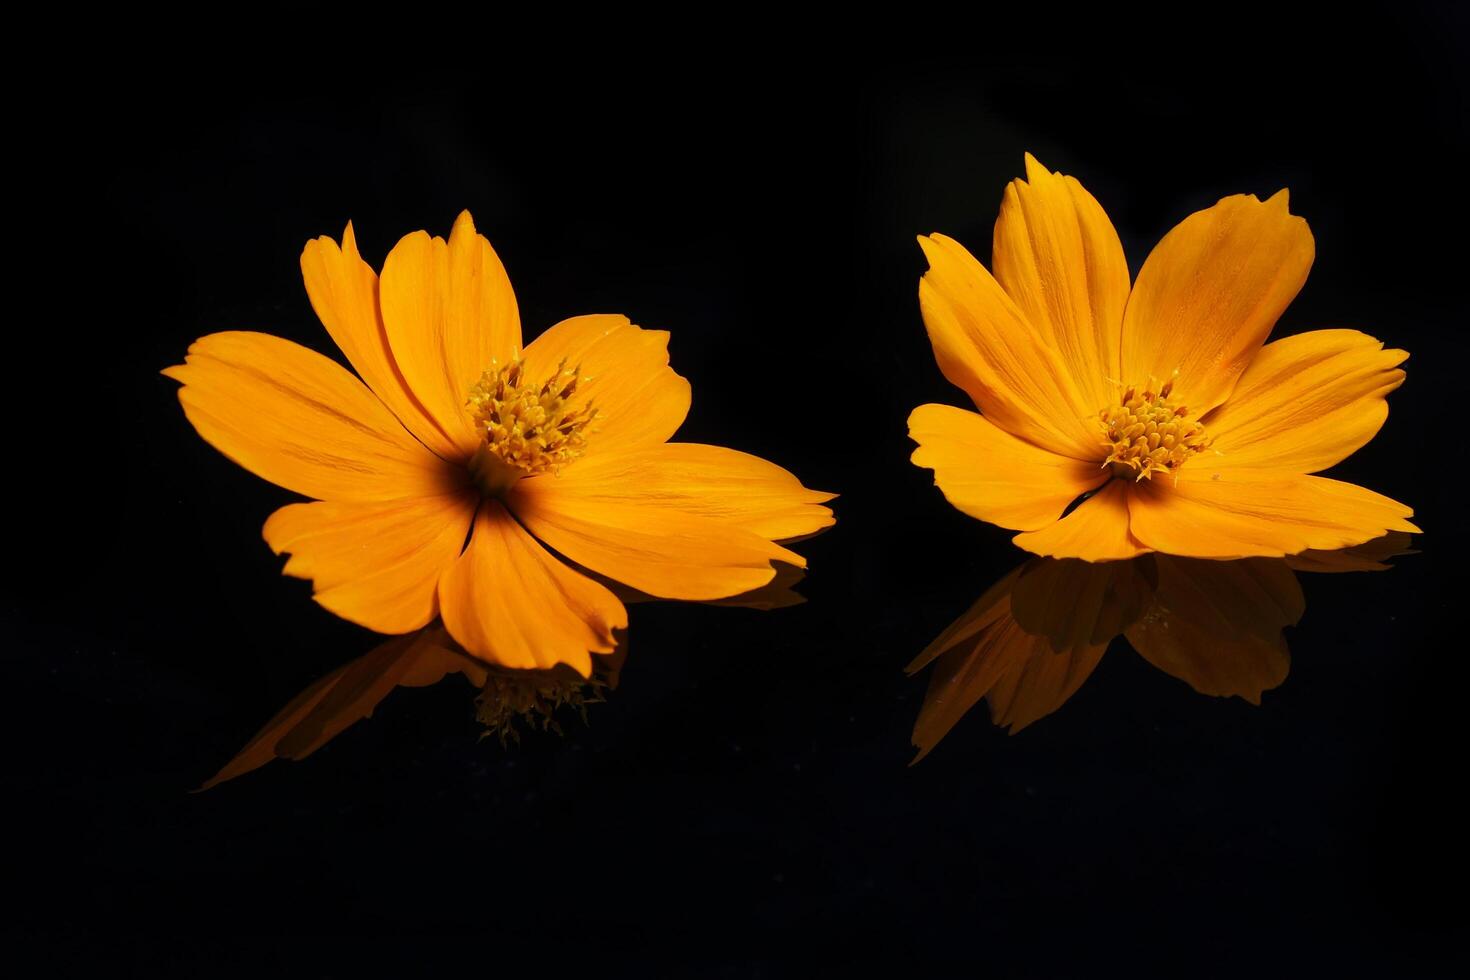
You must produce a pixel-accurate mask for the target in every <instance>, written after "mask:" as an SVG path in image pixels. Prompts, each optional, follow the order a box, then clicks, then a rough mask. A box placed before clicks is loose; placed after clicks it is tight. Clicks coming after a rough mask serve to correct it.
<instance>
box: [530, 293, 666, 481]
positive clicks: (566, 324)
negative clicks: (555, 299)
mask: <svg viewBox="0 0 1470 980" xmlns="http://www.w3.org/2000/svg"><path fill="white" fill-rule="evenodd" d="M525 357H526V376H527V377H529V378H543V377H550V376H551V375H552V373H553V372H555V371H556V368H557V365H558V364H560V363H561V362H562V360H563V359H565V360H566V362H567V366H568V367H572V368H575V367H578V366H580V367H581V375H582V377H583V378H584V379H585V380H584V381H582V382H580V383H579V384H578V386H577V396H578V398H579V399H581V398H586V399H589V400H590V401H591V402H592V404H593V405H595V406H596V407H597V408H598V409H599V410H600V411H601V413H602V414H601V417H600V418H599V419H598V421H597V422H596V424H595V425H594V426H593V431H592V435H591V436H589V437H588V440H587V456H588V457H589V458H590V457H592V456H594V455H597V454H600V453H609V452H616V451H621V450H628V449H637V448H640V447H643V446H656V445H658V444H659V443H661V442H666V441H668V439H669V437H670V436H672V435H673V434H674V432H675V431H677V430H678V428H679V426H681V425H683V424H684V416H686V415H688V414H689V398H690V392H689V382H688V381H685V380H684V379H683V378H681V377H680V376H679V375H677V374H675V373H674V370H673V368H671V367H669V334H668V331H667V330H644V329H643V328H642V327H638V326H635V325H633V324H632V323H630V322H629V321H628V318H627V317H625V316H616V315H611V314H593V315H590V316H576V317H572V318H571V319H568V320H563V321H561V322H560V323H558V324H557V325H556V326H554V327H552V328H551V329H550V330H547V331H546V332H545V333H543V334H542V335H541V336H539V337H537V338H536V339H535V340H534V341H532V342H531V343H530V344H528V345H527V346H526V354H525Z"/></svg>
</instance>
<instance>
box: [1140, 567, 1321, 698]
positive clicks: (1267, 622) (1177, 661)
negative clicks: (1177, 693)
mask: <svg viewBox="0 0 1470 980" xmlns="http://www.w3.org/2000/svg"><path fill="white" fill-rule="evenodd" d="M1155 560H1156V561H1157V562H1158V570H1159V584H1158V588H1157V590H1156V591H1155V593H1154V605H1153V608H1152V609H1150V610H1149V613H1148V615H1146V616H1144V617H1143V618H1141V619H1139V620H1138V621H1137V622H1136V623H1134V625H1133V626H1132V627H1131V628H1130V629H1129V630H1128V634H1127V635H1128V642H1129V643H1131V644H1132V645H1133V649H1135V650H1137V651H1138V652H1139V654H1141V655H1142V656H1143V658H1144V659H1145V660H1147V661H1148V662H1149V663H1151V664H1153V665H1154V666H1155V667H1157V668H1159V669H1160V670H1162V671H1164V672H1165V673H1167V674H1169V675H1170V676H1172V677H1177V678H1179V679H1180V680H1182V681H1184V682H1185V683H1186V684H1188V685H1189V686H1190V687H1192V688H1194V689H1195V690H1196V691H1199V692H1200V693H1201V694H1210V695H1214V696H1217V697H1230V696H1231V695H1237V696H1239V697H1242V698H1245V699H1246V700H1247V701H1249V702H1251V703H1252V704H1260V703H1261V692H1262V691H1266V690H1270V689H1271V688H1273V687H1276V686H1277V685H1278V684H1280V683H1281V682H1282V681H1284V680H1285V679H1286V672H1287V669H1288V668H1289V667H1290V664H1291V659H1290V656H1289V655H1288V653H1287V649H1286V641H1285V640H1283V639H1282V636H1281V630H1282V627H1284V626H1291V625H1294V624H1295V623H1296V622H1297V620H1299V619H1301V615H1302V610H1303V609H1304V608H1305V600H1304V599H1303V598H1302V591H1301V586H1300V585H1298V584H1297V580H1296V576H1295V575H1294V574H1293V573H1292V571H1291V569H1290V568H1288V567H1287V566H1286V563H1285V562H1283V561H1280V560H1277V559H1266V558H1251V559H1247V560H1245V561H1225V562H1222V561H1199V560H1197V559H1190V558H1174V557H1170V556H1168V555H1159V556H1157V558H1156V559H1155Z"/></svg>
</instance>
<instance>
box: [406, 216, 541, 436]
mask: <svg viewBox="0 0 1470 980" xmlns="http://www.w3.org/2000/svg"><path fill="white" fill-rule="evenodd" d="M378 295H379V299H380V302H381V304H382V310H383V326H384V328H385V329H386V331H387V334H388V342H389V344H390V346H391V347H392V351H393V358H394V360H395V361H396V362H397V364H398V368H399V370H400V371H401V372H402V373H403V377H404V379H405V380H406V381H407V382H408V386H409V388H410V389H412V391H413V393H414V395H415V396H416V397H417V398H418V400H419V401H420V402H421V403H422V404H423V406H424V408H425V409H426V410H427V411H428V414H429V415H430V417H432V418H433V419H434V421H435V422H437V423H438V424H439V426H440V428H442V429H443V430H444V431H445V432H446V433H448V434H449V437H450V440H451V441H452V442H453V444H454V445H455V446H456V447H457V449H458V451H459V454H460V455H461V456H468V455H469V454H470V453H473V452H474V451H475V448H476V447H477V446H478V444H479V439H478V437H477V436H476V435H475V431H474V426H473V424H472V420H471V418H470V414H469V412H468V411H467V410H466V409H465V401H466V399H467V397H468V395H469V390H470V387H471V386H472V385H473V384H474V383H475V382H476V381H478V380H480V375H481V374H483V373H484V372H485V371H486V370H487V369H488V368H489V367H490V365H491V362H492V361H496V360H498V361H499V363H501V364H505V363H508V362H509V361H511V360H512V359H514V358H515V357H516V356H518V355H519V354H520V347H521V318H520V313H519V312H518V310H517V308H516V297H515V293H514V292H513V291H512V290H511V288H510V278H509V277H508V276H506V274H505V267H504V266H503V265H501V264H500V258H499V256H497V255H496V254H495V250H494V249H492V248H491V247H490V243H489V242H488V241H486V240H485V238H484V236H483V235H479V234H477V233H476V232H475V224H474V221H473V219H471V218H470V213H469V212H468V211H465V212H462V213H461V214H460V216H459V218H458V219H457V220H456V221H455V222H454V230H453V231H452V232H450V235H449V241H448V242H445V241H444V239H442V238H431V237H429V234H428V233H427V232H423V231H416V232H414V233H413V234H411V235H408V236H405V237H404V238H403V239H402V240H401V241H400V242H399V243H398V244H397V245H395V246H394V247H393V251H391V252H389V253H388V259H387V261H385V262H384V263H383V277H382V281H381V282H380V283H379V284H378Z"/></svg>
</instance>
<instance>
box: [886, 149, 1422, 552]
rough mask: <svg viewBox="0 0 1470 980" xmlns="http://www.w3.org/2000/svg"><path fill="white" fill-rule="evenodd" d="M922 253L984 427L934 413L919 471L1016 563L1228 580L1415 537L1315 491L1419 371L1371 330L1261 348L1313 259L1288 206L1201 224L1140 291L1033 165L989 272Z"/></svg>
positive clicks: (938, 250)
mask: <svg viewBox="0 0 1470 980" xmlns="http://www.w3.org/2000/svg"><path fill="white" fill-rule="evenodd" d="M919 244H920V245H921V246H922V248H923V250H924V254H925V255H926V256H927V258H928V260H929V270H928V272H926V273H925V274H924V277H923V279H922V280H921V281H920V283H919V305H920V308H921V310H922V313H923V317H924V324H925V326H926V328H927V329H928V331H929V338H930V340H931V341H932V343H933V345H934V353H935V357H936V358H937V359H938V362H939V367H940V369H941V370H942V371H943V372H944V375H945V377H947V378H948V379H949V380H950V381H951V382H953V383H954V384H956V385H958V386H959V387H960V388H962V389H964V391H965V392H966V394H968V395H969V396H970V398H971V399H972V400H973V402H974V404H975V407H976V408H978V409H979V414H976V413H975V412H971V411H968V410H965V409H960V408H953V407H951V406H948V405H923V406H920V407H919V408H918V409H916V410H915V411H914V412H913V414H912V415H911V416H910V417H909V434H910V435H911V436H912V438H913V439H914V441H916V442H917V443H918V444H919V448H918V449H917V450H916V451H915V452H914V455H913V460H914V462H915V463H916V464H918V465H919V466H923V467H927V468H930V469H932V470H934V478H935V482H936V483H938V485H939V487H940V489H941V490H942V491H943V492H944V495H945V496H946V497H947V498H948V499H949V501H950V502H951V503H952V504H954V506H955V507H957V508H959V509H960V510H962V511H964V512H965V513H966V514H969V515H971V516H972V517H976V518H979V519H980V520H983V521H989V522H991V523H994V524H999V525H1001V526H1002V527H1006V528H1011V529H1013V530H1016V531H1020V532H1022V533H1020V534H1018V535H1017V536H1016V538H1015V542H1016V544H1018V545H1020V546H1021V547H1022V548H1025V549H1026V550H1028V551H1032V552H1035V553H1036V554H1039V555H1045V556H1050V557H1055V558H1081V559H1085V560H1087V561H1109V560H1118V559H1125V558H1133V557H1135V556H1138V555H1142V554H1147V553H1149V552H1161V553H1165V554H1173V555H1183V556H1191V557H1198V558H1215V559H1225V558H1242V557H1250V556H1281V555H1292V554H1297V553H1300V552H1303V551H1306V550H1308V549H1329V550H1330V549H1336V548H1346V547H1351V546H1353V545H1357V544H1360V543H1362V542H1364V541H1368V540H1369V539H1372V538H1375V537H1377V536H1379V535H1381V534H1383V533H1384V532H1386V531H1416V530H1418V529H1417V528H1416V527H1414V525H1413V524H1411V523H1410V522H1409V520H1408V518H1409V517H1410V516H1412V513H1413V512H1412V511H1411V510H1410V509H1409V508H1408V507H1405V506H1404V505H1403V504H1400V503H1398V502H1396V501H1393V500H1390V499H1389V498H1387V497H1383V496H1380V495H1379V494H1376V493H1373V492H1371V491H1369V490H1365V489H1363V488H1361V487H1357V486H1354V485H1352V484H1348V483H1342V482H1339V481H1337V480H1330V479H1326V478H1323V477H1318V476H1312V475H1310V474H1313V473H1316V472H1318V471H1319V470H1324V469H1326V468H1328V467H1330V466H1332V465H1334V464H1336V463H1338V462H1340V461H1341V460H1342V459H1344V458H1345V457H1347V456H1348V455H1349V454H1351V453H1352V452H1354V451H1356V450H1357V449H1359V448H1360V447H1361V446H1363V445H1364V444H1365V443H1367V442H1368V440H1370V439H1371V438H1372V437H1373V436H1374V434H1375V433H1377V431H1378V429H1379V428H1380V427H1381V426H1382V424H1383V421H1384V419H1385V418H1386V417H1387V415H1388V405H1387V402H1386V401H1385V396H1386V395H1387V394H1388V393H1389V392H1390V391H1392V390H1393V389H1394V388H1397V387H1398V386H1399V385H1400V384H1401V383H1402V382H1403V379H1404V372H1403V371H1402V370H1400V369H1399V367H1398V365H1399V364H1401V363H1402V362H1403V361H1404V360H1405V358H1407V357H1408V354H1407V353H1405V352H1404V351H1401V350H1385V349H1383V344H1382V343H1381V342H1379V341H1377V340H1375V339H1373V338H1372V337H1369V336H1368V335H1366V334H1363V333H1359V332H1358V331H1356V330H1316V331H1312V332H1309V333H1303V334H1297V335H1295V336H1291V337H1286V338H1284V339H1281V340H1277V341H1275V342H1273V343H1270V344H1267V343H1265V341H1266V337H1267V335H1268V334H1269V333H1270V332H1271V329H1272V327H1273V326H1274V325H1275V323H1276V320H1277V318H1278V317H1279V316H1280V315H1281V313H1282V311H1284V310H1285V309H1286V307H1287V305H1288V304H1289V303H1290V302H1291V300H1292V299H1293V298H1294V297H1295V296H1296V294H1297V291H1298V290H1299V289H1301V287H1302V284H1303V283H1304V282H1306V278H1307V271H1308V269H1309V268H1310V267H1311V264H1312V258H1313V254H1314V245H1313V241H1312V235H1311V232H1310V231H1309V230H1308V229H1307V224H1306V222H1305V221H1303V220H1302V219H1301V218H1299V217H1296V216H1294V215H1292V214H1291V213H1290V212H1289V211H1288V210H1287V194H1286V191H1281V192H1279V193H1277V194H1276V195H1274V196H1273V197H1271V198H1270V199H1269V200H1266V201H1264V202H1263V201H1260V200H1257V199H1256V198H1255V197H1252V196H1248V195H1237V196H1234V197H1227V198H1225V199H1223V200H1221V201H1220V202H1219V203H1218V204H1216V205H1215V206H1214V207H1211V208H1207V209H1206V210H1204V211H1199V212H1197V213H1195V214H1192V215H1190V216H1189V217H1188V218H1186V219H1184V221H1182V222H1181V223H1180V224H1179V225H1178V226H1177V227H1176V228H1174V230H1173V231H1171V232H1169V234H1168V235H1166V236H1165V237H1164V239H1163V240H1162V241H1161V242H1160V243H1159V244H1158V246H1157V247H1156V248H1155V249H1154V250H1153V253H1152V254H1151V255H1150V256H1149V257H1148V260H1147V261H1146V262H1145V263H1144V264H1143V268H1142V269H1141V270H1140V272H1139V274H1138V279H1137V281H1136V282H1132V283H1130V281H1129V272H1128V265H1127V262H1126V260H1125V259H1124V256H1123V247H1122V245H1121V243H1120V242H1119V240H1118V235H1117V233H1116V232H1115V231H1114V230H1113V226H1112V224H1111V222H1109V220H1108V217H1107V215H1106V214H1105V213H1104V212H1103V210H1102V208H1101V207H1100V206H1099V205H1098V203H1097V201H1095V200H1094V199H1093V198H1092V195H1090V194H1088V193H1087V191H1086V190H1085V189H1084V188H1083V187H1082V185H1081V184H1079V183H1078V182H1077V181H1076V180H1074V179H1073V178H1071V177H1066V176H1063V175H1061V174H1054V173H1051V172H1049V171H1047V170H1046V169H1045V168H1044V167H1042V166H1041V165H1040V164H1039V163H1037V162H1036V160H1035V159H1033V158H1032V157H1031V156H1030V155H1029V154H1028V155H1027V157H1026V179H1025V180H1015V181H1012V182H1011V184H1010V186H1008V187H1007V188H1006V192H1005V197H1004V200H1003V201H1002V203H1001V210H1000V217H999V219H998V220H997V221H996V225H995V240H994V247H993V252H992V271H987V270H986V269H985V267H984V266H982V265H981V264H980V263H979V262H977V261H976V260H975V258H974V257H973V256H971V255H970V253H969V252H968V251H966V250H965V248H964V247H963V246H962V245H960V244H959V243H958V242H956V241H954V240H953V239H951V238H947V237H945V236H943V235H931V236H929V237H926V238H920V239H919ZM992 272H993V274H992ZM1074 505H1075V506H1074Z"/></svg>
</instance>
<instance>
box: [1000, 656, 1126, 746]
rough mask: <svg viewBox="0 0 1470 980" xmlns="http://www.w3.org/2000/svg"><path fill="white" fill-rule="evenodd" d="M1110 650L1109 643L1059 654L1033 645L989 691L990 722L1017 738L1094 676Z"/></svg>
mask: <svg viewBox="0 0 1470 980" xmlns="http://www.w3.org/2000/svg"><path fill="white" fill-rule="evenodd" d="M1107 649H1108V644H1107V641H1106V640H1104V641H1102V642H1101V643H1096V644H1083V645H1081V646H1076V647H1068V648H1067V649H1064V650H1062V651H1060V652H1057V651H1054V650H1050V649H1041V648H1038V647H1036V646H1033V647H1032V648H1031V651H1030V654H1029V656H1026V657H1024V658H1022V659H1020V660H1018V661H1017V662H1015V663H1014V664H1012V666H1011V668H1010V669H1009V670H1007V671H1005V672H1004V673H1002V674H1001V675H1000V676H999V677H997V678H996V679H995V683H994V684H992V685H991V687H990V690H989V691H987V692H986V694H985V702H986V704H988V705H989V706H990V721H991V723H992V724H995V725H999V726H1000V727H1002V728H1005V729H1008V730H1009V732H1010V734H1012V735H1014V734H1016V733H1017V732H1019V731H1020V730H1021V729H1023V728H1025V727H1026V726H1028V725H1030V724H1032V723H1034V722H1037V721H1040V720H1041V719H1042V718H1045V717H1046V716H1047V715H1049V714H1051V713H1052V712H1054V711H1056V710H1057V709H1058V708H1060V707H1061V706H1062V705H1064V704H1066V703H1067V701H1068V700H1069V699H1070V698H1071V697H1072V695H1074V694H1076V693H1077V689H1078V688H1080V687H1081V686H1082V684H1083V682H1084V681H1086V680H1087V678H1089V677H1091V676H1092V672H1093V671H1094V670H1095V669H1097V665H1098V663H1099V662H1100V661H1101V660H1102V658H1103V654H1104V653H1106V652H1107Z"/></svg>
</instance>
